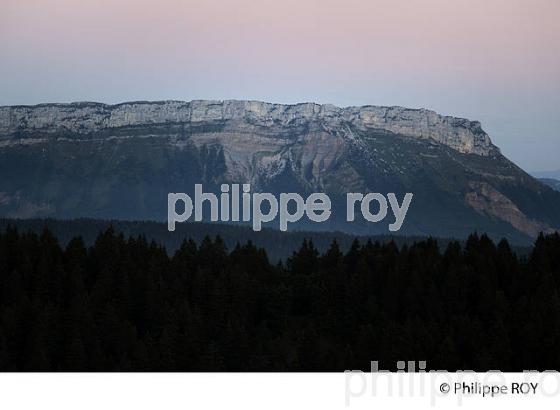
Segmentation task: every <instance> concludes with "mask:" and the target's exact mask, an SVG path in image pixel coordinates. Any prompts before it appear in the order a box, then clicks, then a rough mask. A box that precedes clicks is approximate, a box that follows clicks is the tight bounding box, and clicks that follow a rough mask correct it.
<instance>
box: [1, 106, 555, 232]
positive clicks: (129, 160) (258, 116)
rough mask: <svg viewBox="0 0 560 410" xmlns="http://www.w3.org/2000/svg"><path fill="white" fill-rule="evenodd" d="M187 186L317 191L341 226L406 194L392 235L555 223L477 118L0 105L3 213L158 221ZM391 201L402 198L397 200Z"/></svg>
mask: <svg viewBox="0 0 560 410" xmlns="http://www.w3.org/2000/svg"><path fill="white" fill-rule="evenodd" d="M196 183H203V184H204V186H205V189H208V190H216V191H217V190H218V189H219V184H221V183H251V185H252V191H253V192H255V191H257V190H260V191H268V192H272V193H278V192H300V193H302V194H306V193H310V192H326V193H328V194H329V195H330V196H331V199H332V200H333V216H332V217H331V219H330V220H329V222H328V223H324V224H320V225H318V224H311V225H302V226H298V228H300V229H317V230H341V231H347V232H350V233H353V234H378V233H387V232H388V230H387V226H386V225H387V224H389V223H391V222H393V221H388V222H387V224H385V225H382V224H368V223H367V222H365V221H362V222H356V223H352V224H349V223H346V221H345V215H346V213H345V195H346V193H347V192H362V193H365V192H382V193H387V192H394V193H396V194H397V195H398V196H399V195H404V193H406V192H412V193H413V194H414V200H413V203H412V205H411V208H410V210H409V214H408V215H407V219H406V223H405V225H404V226H403V228H402V230H401V233H403V234H410V235H428V234H431V235H439V236H446V237H462V236H465V235H467V234H469V233H471V232H472V231H475V230H477V231H479V232H482V231H485V232H488V233H490V234H491V235H493V236H495V237H501V236H507V237H508V238H510V239H512V240H515V241H517V242H524V241H528V240H529V238H530V237H534V236H535V235H537V234H538V232H540V231H549V230H553V229H557V228H558V227H560V193H558V192H555V191H553V190H552V189H550V188H549V187H546V186H545V185H543V184H542V183H540V182H539V181H537V180H536V179H534V178H532V177H530V176H529V175H527V174H526V173H525V172H524V171H522V170H521V169H519V168H518V167H517V166H515V165H514V164H513V163H511V162H510V161H509V160H507V158H505V157H504V156H503V155H501V153H500V151H499V149H498V148H497V147H495V146H494V145H493V144H492V142H491V141H490V138H489V137H488V135H487V134H486V133H485V132H484V131H483V130H482V128H481V125H480V123H478V122H476V121H469V120H466V119H461V118H453V117H446V116H441V115H438V114H436V113H435V112H433V111H428V110H414V109H407V108H401V107H374V106H365V107H347V108H338V107H335V106H332V105H318V104H311V103H305V104H297V105H280V104H269V103H263V102H256V101H223V102H222V101H191V102H180V101H164V102H132V103H123V104H117V105H105V104H99V103H74V104H42V105H37V106H13V107H0V216H8V217H63V218H71V217H72V218H73V217H95V218H118V219H156V220H163V219H165V217H166V212H167V193H169V192H187V193H191V192H192V189H193V187H194V184H196ZM399 197H400V196H399Z"/></svg>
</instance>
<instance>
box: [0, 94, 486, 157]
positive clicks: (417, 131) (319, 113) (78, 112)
mask: <svg viewBox="0 0 560 410" xmlns="http://www.w3.org/2000/svg"><path fill="white" fill-rule="evenodd" d="M221 121H246V122H250V123H251V124H254V125H260V126H265V127H266V126H271V125H281V126H297V125H302V124H306V123H309V122H321V123H323V124H324V126H325V127H330V128H336V127H342V126H344V124H351V125H352V126H354V127H356V128H357V129H361V130H368V129H383V130H387V131H391V132H394V133H397V134H401V135H406V136H409V137H416V138H423V139H432V140H434V141H437V142H439V143H441V144H444V145H447V146H449V147H451V148H453V149H455V150H457V151H459V152H462V153H472V154H477V155H489V154H491V153H493V152H494V151H495V150H496V148H495V147H494V146H493V145H492V143H491V141H490V138H489V137H488V135H487V134H486V133H485V132H484V131H483V130H482V128H481V125H480V123H479V122H477V121H469V120H467V119H463V118H455V117H448V116H442V115H439V114H437V113H435V112H434V111H429V110H424V109H421V110H414V109H409V108H403V107H377V106H364V107H347V108H338V107H335V106H333V105H319V104H313V103H305V104H297V105H282V104H270V103H264V102H259V101H191V102H181V101H164V102H132V103H124V104H118V105H105V104H99V103H74V104H44V105H37V106H14V107H0V134H1V135H4V136H10V135H12V136H13V135H17V134H18V133H20V134H21V133H23V134H26V133H42V134H43V135H45V136H48V135H53V134H56V133H60V132H72V133H76V134H80V135H84V134H92V133H96V132H99V131H102V130H106V129H111V128H121V127H134V126H146V125H149V124H175V123H205V122H221Z"/></svg>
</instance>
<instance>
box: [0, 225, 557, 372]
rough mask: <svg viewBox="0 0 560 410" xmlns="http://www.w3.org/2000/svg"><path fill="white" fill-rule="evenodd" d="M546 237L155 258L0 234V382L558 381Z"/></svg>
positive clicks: (189, 252) (206, 244) (104, 246)
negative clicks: (256, 375)
mask: <svg viewBox="0 0 560 410" xmlns="http://www.w3.org/2000/svg"><path fill="white" fill-rule="evenodd" d="M559 287H560V236H559V235H558V234H557V233H556V234H553V235H548V236H544V235H541V236H540V237H539V238H538V239H537V240H536V242H535V244H534V246H533V249H532V251H531V252H530V254H529V255H528V256H522V257H520V256H518V255H517V254H516V253H515V252H514V251H513V250H512V249H511V247H510V245H509V244H508V242H507V241H505V240H502V241H500V242H499V243H498V244H495V243H494V242H493V241H492V240H491V239H489V238H488V237H487V236H485V235H477V234H473V235H471V236H470V237H469V238H468V240H467V241H466V242H464V243H463V244H460V243H459V242H454V241H451V242H449V243H448V244H447V245H446V246H445V248H444V249H440V247H439V246H438V242H437V241H436V240H434V239H431V238H427V239H425V240H421V241H418V242H415V243H414V244H410V245H407V244H405V245H402V246H400V247H399V246H397V245H396V244H395V243H394V242H387V243H380V242H374V241H371V240H368V241H365V242H362V243H360V242H359V241H358V240H355V241H354V242H353V243H352V244H351V246H350V248H349V249H348V250H347V251H345V252H343V251H341V250H340V247H339V245H338V244H337V242H336V241H333V242H332V244H331V245H330V247H329V248H328V249H327V250H326V251H325V252H323V253H320V252H319V251H318V250H317V249H316V247H315V245H314V244H313V242H312V241H309V240H304V241H303V243H302V244H301V246H300V247H299V249H298V250H297V251H295V252H294V253H293V254H292V256H291V257H289V258H288V259H286V260H285V261H283V262H280V263H271V262H270V261H269V259H268V257H267V253H266V251H264V250H263V249H260V248H258V247H256V246H255V245H254V244H253V243H252V242H246V243H245V244H238V245H236V246H235V247H233V249H231V250H228V249H227V247H226V246H225V244H224V242H223V240H222V239H221V238H220V237H216V238H214V239H210V238H208V237H207V238H205V239H204V240H202V241H201V243H200V244H197V243H195V242H194V241H192V240H185V241H184V242H183V243H182V244H181V246H180V247H179V249H178V250H177V251H176V252H174V253H173V255H169V254H168V252H167V251H166V249H165V248H164V247H163V246H161V245H159V244H157V243H155V242H153V241H148V240H147V239H146V238H145V237H143V236H137V237H126V236H124V235H123V234H122V233H117V232H115V230H114V229H113V228H109V229H107V230H105V231H104V232H102V233H100V234H99V236H98V237H97V239H96V240H95V242H94V243H93V245H91V246H89V247H86V245H85V244H84V241H83V240H82V239H81V238H80V237H75V238H73V239H71V240H70V241H69V242H68V244H67V245H65V246H64V247H63V246H61V245H60V244H59V242H58V240H57V238H56V237H55V236H54V235H53V234H52V233H51V232H50V231H49V230H48V229H45V230H44V231H43V232H42V233H40V234H37V233H33V232H20V231H18V230H17V229H15V228H13V227H8V228H7V229H6V230H5V231H3V232H1V233H0V370H2V371H43V370H48V371H343V370H350V369H353V370H357V369H362V370H365V371H367V370H369V369H370V361H374V360H375V361H378V362H379V363H380V367H381V368H384V369H387V370H395V369H396V363H397V361H403V360H404V361H408V360H413V361H421V360H422V361H426V362H427V369H428V370H429V369H440V370H450V371H452V370H460V369H462V370H465V369H468V370H478V371H486V370H490V369H499V370H503V371H521V370H546V369H556V370H558V369H560V350H559V349H558V348H557V346H558V343H559V342H560V298H559V294H558V291H559Z"/></svg>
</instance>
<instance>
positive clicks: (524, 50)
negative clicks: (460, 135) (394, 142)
mask: <svg viewBox="0 0 560 410" xmlns="http://www.w3.org/2000/svg"><path fill="white" fill-rule="evenodd" d="M559 21H560V1H558V0H408V1H405V0H391V1H389V0H384V1H379V0H346V1H333V0H321V1H319V0H299V1H295V0H282V1H280V0H277V1H270V0H259V1H256V0H255V1H248V0H221V1H216V0H211V1H207V0H198V1H193V0H182V1H181V0H159V1H155V0H153V1H146V0H110V1H109V0H80V1H75V0H25V1H22V0H1V4H0V38H1V39H2V41H1V42H0V56H1V57H0V58H1V62H2V64H0V104H20V103H21V104H33V103H38V102H52V101H56V102H66V101H76V100H96V101H103V102H119V101H125V100H137V99H170V98H172V99H185V100H190V99H194V98H213V99H224V98H237V99H259V100H266V101H272V102H300V101H316V102H329V103H334V104H337V105H360V104H379V105H404V106H411V107H426V108H431V109H435V110H436V111H439V112H442V113H445V114H452V115H458V116H465V117H469V118H473V119H479V120H481V121H482V122H483V126H484V127H485V129H486V130H487V131H488V132H489V133H490V134H491V137H493V139H494V141H495V142H496V143H497V144H498V145H500V146H501V147H502V148H503V150H504V152H505V153H506V154H509V156H510V157H512V159H514V160H515V161H516V162H518V163H519V164H520V165H522V166H524V167H525V168H528V169H531V170H536V169H540V168H543V169H552V168H560V161H558V160H557V158H558V157H559V155H560V134H559V131H558V130H560V80H559V73H560V28H559V27H560V24H559ZM539 147H540V148H539Z"/></svg>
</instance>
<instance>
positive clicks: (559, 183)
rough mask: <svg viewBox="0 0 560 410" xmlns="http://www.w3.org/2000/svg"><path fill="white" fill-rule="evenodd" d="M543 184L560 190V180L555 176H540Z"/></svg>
mask: <svg viewBox="0 0 560 410" xmlns="http://www.w3.org/2000/svg"><path fill="white" fill-rule="evenodd" d="M539 181H541V182H542V183H543V184H545V185H548V186H549V187H551V188H552V189H554V190H556V191H560V180H559V179H554V178H539Z"/></svg>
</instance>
